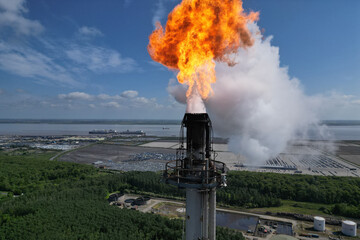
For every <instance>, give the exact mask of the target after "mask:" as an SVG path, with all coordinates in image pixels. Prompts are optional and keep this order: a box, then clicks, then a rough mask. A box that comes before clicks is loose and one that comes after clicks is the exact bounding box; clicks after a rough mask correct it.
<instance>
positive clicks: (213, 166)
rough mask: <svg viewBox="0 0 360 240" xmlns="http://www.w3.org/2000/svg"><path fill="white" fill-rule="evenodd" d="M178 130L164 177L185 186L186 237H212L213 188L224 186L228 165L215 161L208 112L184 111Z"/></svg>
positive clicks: (213, 237) (214, 217) (213, 229)
mask: <svg viewBox="0 0 360 240" xmlns="http://www.w3.org/2000/svg"><path fill="white" fill-rule="evenodd" d="M184 128H186V149H185V145H184V143H185V142H184V140H185V138H184ZM180 133H181V136H180V148H179V149H178V150H177V159H176V160H174V161H170V162H168V163H167V164H166V167H165V171H164V180H165V182H166V183H169V184H172V185H175V186H177V187H179V188H185V189H186V239H187V240H193V239H210V240H215V238H216V232H215V231H216V188H217V187H224V186H226V171H227V169H226V166H225V164H224V163H223V162H219V161H215V156H216V155H215V152H214V151H213V148H212V125H211V121H210V118H209V116H208V114H206V113H197V114H190V113H186V114H185V116H184V118H183V121H182V124H181V131H180Z"/></svg>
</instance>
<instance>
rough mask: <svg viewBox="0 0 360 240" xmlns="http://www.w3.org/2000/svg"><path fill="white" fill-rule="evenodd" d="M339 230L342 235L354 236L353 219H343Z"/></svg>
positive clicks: (354, 225)
mask: <svg viewBox="0 0 360 240" xmlns="http://www.w3.org/2000/svg"><path fill="white" fill-rule="evenodd" d="M341 232H342V233H343V234H344V235H347V236H351V237H355V236H356V223H355V222H353V221H349V220H345V221H343V222H342V226H341Z"/></svg>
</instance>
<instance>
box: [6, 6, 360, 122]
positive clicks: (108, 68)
mask: <svg viewBox="0 0 360 240" xmlns="http://www.w3.org/2000/svg"><path fill="white" fill-rule="evenodd" d="M179 2H180V1H175V0H153V1H148V0H122V1H121V0H103V1H99V0H97V1H95V0H86V1H85V0H78V1H60V0H27V1H26V0H0V118H113V119H114V118H115V119H121V118H149V119H160V118H165V119H179V118H181V117H182V115H183V113H184V111H185V106H184V105H181V104H179V103H176V101H175V100H174V99H173V98H172V97H171V96H170V95H169V93H168V92H167V90H166V88H167V86H168V83H169V79H170V78H174V77H175V73H174V72H171V71H168V70H167V69H166V68H164V67H162V66H160V65H159V64H156V63H154V62H153V61H152V60H151V58H150V56H149V55H148V53H147V49H146V47H147V44H148V36H149V34H150V33H151V32H152V30H153V29H154V23H155V22H156V21H161V22H162V23H163V24H164V23H165V22H166V16H167V14H168V13H169V12H170V11H171V9H172V8H173V7H174V6H175V5H176V4H178V3H179ZM244 8H245V10H247V11H248V10H254V11H260V20H259V22H258V25H259V26H260V27H261V28H264V29H265V33H264V34H265V36H270V35H272V36H273V40H272V44H273V45H275V46H278V47H279V49H280V58H281V59H280V60H281V65H282V66H287V67H288V70H289V75H290V76H291V77H296V78H298V79H299V80H300V82H301V84H302V86H303V89H304V92H305V93H306V94H307V95H311V96H313V95H319V96H322V97H323V98H326V99H328V102H329V103H332V104H330V105H332V106H334V107H333V108H331V107H329V109H328V111H327V113H325V114H324V115H323V116H322V117H323V118H327V119H358V118H359V114H358V112H360V81H359V80H360V68H359V63H360V45H359V44H360V28H359V26H360V1H357V0H347V1H334V0H327V1H323V0H313V1H306V0H296V1H295V0H293V1H289V0H271V1H270V0H256V1H255V0H244ZM335 106H336V108H335Z"/></svg>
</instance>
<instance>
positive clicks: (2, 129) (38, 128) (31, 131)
mask: <svg viewBox="0 0 360 240" xmlns="http://www.w3.org/2000/svg"><path fill="white" fill-rule="evenodd" d="M94 129H98V130H100V129H113V130H116V131H118V132H122V131H126V130H130V131H137V130H143V131H144V132H145V133H146V135H148V136H178V135H179V131H180V125H158V124H157V125H144V124H139V125H136V124H129V125H126V124H125V125H124V124H48V123H0V135H24V136H34V135H36V136H48V135H51V136H54V135H88V134H89V131H91V130H94Z"/></svg>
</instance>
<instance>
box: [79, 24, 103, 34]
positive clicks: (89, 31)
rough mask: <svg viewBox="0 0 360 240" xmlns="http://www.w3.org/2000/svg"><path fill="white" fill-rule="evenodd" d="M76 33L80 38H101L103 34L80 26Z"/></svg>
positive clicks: (97, 30) (91, 28)
mask: <svg viewBox="0 0 360 240" xmlns="http://www.w3.org/2000/svg"><path fill="white" fill-rule="evenodd" d="M78 33H79V34H80V36H82V37H101V36H103V35H104V34H103V33H102V32H101V31H100V30H99V29H97V28H95V27H88V26H82V27H81V28H79V30H78Z"/></svg>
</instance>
